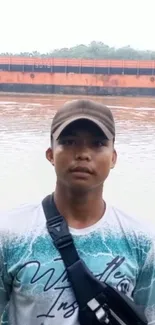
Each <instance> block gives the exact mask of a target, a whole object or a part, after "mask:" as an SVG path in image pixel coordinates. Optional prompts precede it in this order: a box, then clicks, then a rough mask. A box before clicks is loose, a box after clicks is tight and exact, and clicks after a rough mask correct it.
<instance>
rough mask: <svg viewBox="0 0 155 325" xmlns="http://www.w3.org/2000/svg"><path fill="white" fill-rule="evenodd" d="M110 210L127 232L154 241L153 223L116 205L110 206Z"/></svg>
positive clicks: (154, 230)
mask: <svg viewBox="0 0 155 325" xmlns="http://www.w3.org/2000/svg"><path fill="white" fill-rule="evenodd" d="M111 211H112V213H113V215H114V218H115V220H116V222H117V224H119V225H120V227H121V228H122V230H123V231H125V232H126V233H127V234H131V233H132V234H133V236H134V235H135V236H136V237H139V238H144V239H148V240H151V241H153V242H155V224H153V222H152V223H151V222H150V221H148V220H146V219H145V220H144V219H140V218H139V217H137V216H136V215H132V214H130V213H127V212H125V211H123V210H121V209H119V208H118V207H116V206H111Z"/></svg>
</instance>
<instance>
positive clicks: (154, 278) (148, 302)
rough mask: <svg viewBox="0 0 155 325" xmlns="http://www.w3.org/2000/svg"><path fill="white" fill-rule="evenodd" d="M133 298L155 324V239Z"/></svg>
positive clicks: (149, 320) (150, 321)
mask: <svg viewBox="0 0 155 325" xmlns="http://www.w3.org/2000/svg"><path fill="white" fill-rule="evenodd" d="M133 299H134V302H135V303H136V304H137V305H138V306H139V307H141V308H142V310H143V311H144V312H145V315H146V317H147V320H148V324H149V325H155V241H154V242H152V243H151V247H150V250H149V252H148V254H147V257H146V260H145V263H144V265H143V267H142V269H141V272H140V274H139V277H138V281H137V285H136V288H135V290H134V295H133Z"/></svg>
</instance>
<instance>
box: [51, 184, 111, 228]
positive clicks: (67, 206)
mask: <svg viewBox="0 0 155 325" xmlns="http://www.w3.org/2000/svg"><path fill="white" fill-rule="evenodd" d="M102 191H103V187H102V188H98V189H95V190H93V191H89V192H88V193H78V194H77V193H74V192H73V191H71V190H70V189H67V188H66V187H65V189H64V187H61V186H58V185H57V186H56V190H55V192H54V200H55V204H56V206H57V209H58V210H59V212H60V214H61V215H63V216H64V217H65V218H66V220H67V222H68V224H69V226H70V227H73V228H77V229H78V228H79V229H80V228H86V227H89V226H91V225H93V224H95V223H96V222H97V221H98V220H99V219H100V218H101V217H102V216H103V214H104V212H105V202H104V201H103V198H102Z"/></svg>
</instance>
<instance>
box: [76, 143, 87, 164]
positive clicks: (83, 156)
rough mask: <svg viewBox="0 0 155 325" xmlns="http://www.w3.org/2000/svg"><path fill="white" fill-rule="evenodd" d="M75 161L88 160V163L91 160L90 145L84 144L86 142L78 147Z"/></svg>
mask: <svg viewBox="0 0 155 325" xmlns="http://www.w3.org/2000/svg"><path fill="white" fill-rule="evenodd" d="M75 159H76V160H87V161H90V160H91V151H90V148H89V147H88V145H87V144H86V143H84V141H83V143H81V144H80V145H78V147H77V149H76V155H75Z"/></svg>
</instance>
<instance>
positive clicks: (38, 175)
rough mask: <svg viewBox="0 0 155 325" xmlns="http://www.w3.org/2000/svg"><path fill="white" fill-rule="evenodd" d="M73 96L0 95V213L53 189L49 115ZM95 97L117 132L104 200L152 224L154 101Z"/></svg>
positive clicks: (154, 211)
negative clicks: (109, 113)
mask: <svg viewBox="0 0 155 325" xmlns="http://www.w3.org/2000/svg"><path fill="white" fill-rule="evenodd" d="M71 98H76V97H72V96H52V95H51V96H47V95H42V96H41V95H17V94H12V95H10V94H1V95H0V210H3V209H4V210H5V209H10V208H13V207H16V206H18V205H19V204H23V203H28V202H36V201H38V200H40V199H42V198H43V196H44V195H46V194H48V193H50V192H51V191H52V190H54V187H55V181H56V178H55V173H54V169H52V167H51V166H50V164H49V163H48V162H47V160H46V159H45V150H46V148H47V147H48V146H49V130H50V124H51V121H52V117H53V115H54V113H55V111H56V110H57V109H58V107H59V106H60V105H61V104H62V103H63V102H65V101H66V100H68V99H71ZM93 98H94V97H93ZM94 99H96V100H98V101H101V102H103V103H105V104H106V105H109V106H110V107H111V109H112V112H113V114H114V117H115V121H116V130H117V139H116V149H117V152H118V162H117V165H116V167H115V169H114V170H113V171H112V172H111V174H110V176H109V178H108V180H107V181H106V183H105V189H104V196H105V199H106V200H107V201H108V202H110V203H112V204H113V205H116V206H117V207H119V208H121V209H123V210H125V211H126V212H127V213H130V214H132V215H135V216H137V218H140V219H145V220H148V222H149V223H154V224H155V202H154V195H155V98H132V97H131V98H122V97H117V98H116V97H112V98H111V97H97V98H94Z"/></svg>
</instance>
